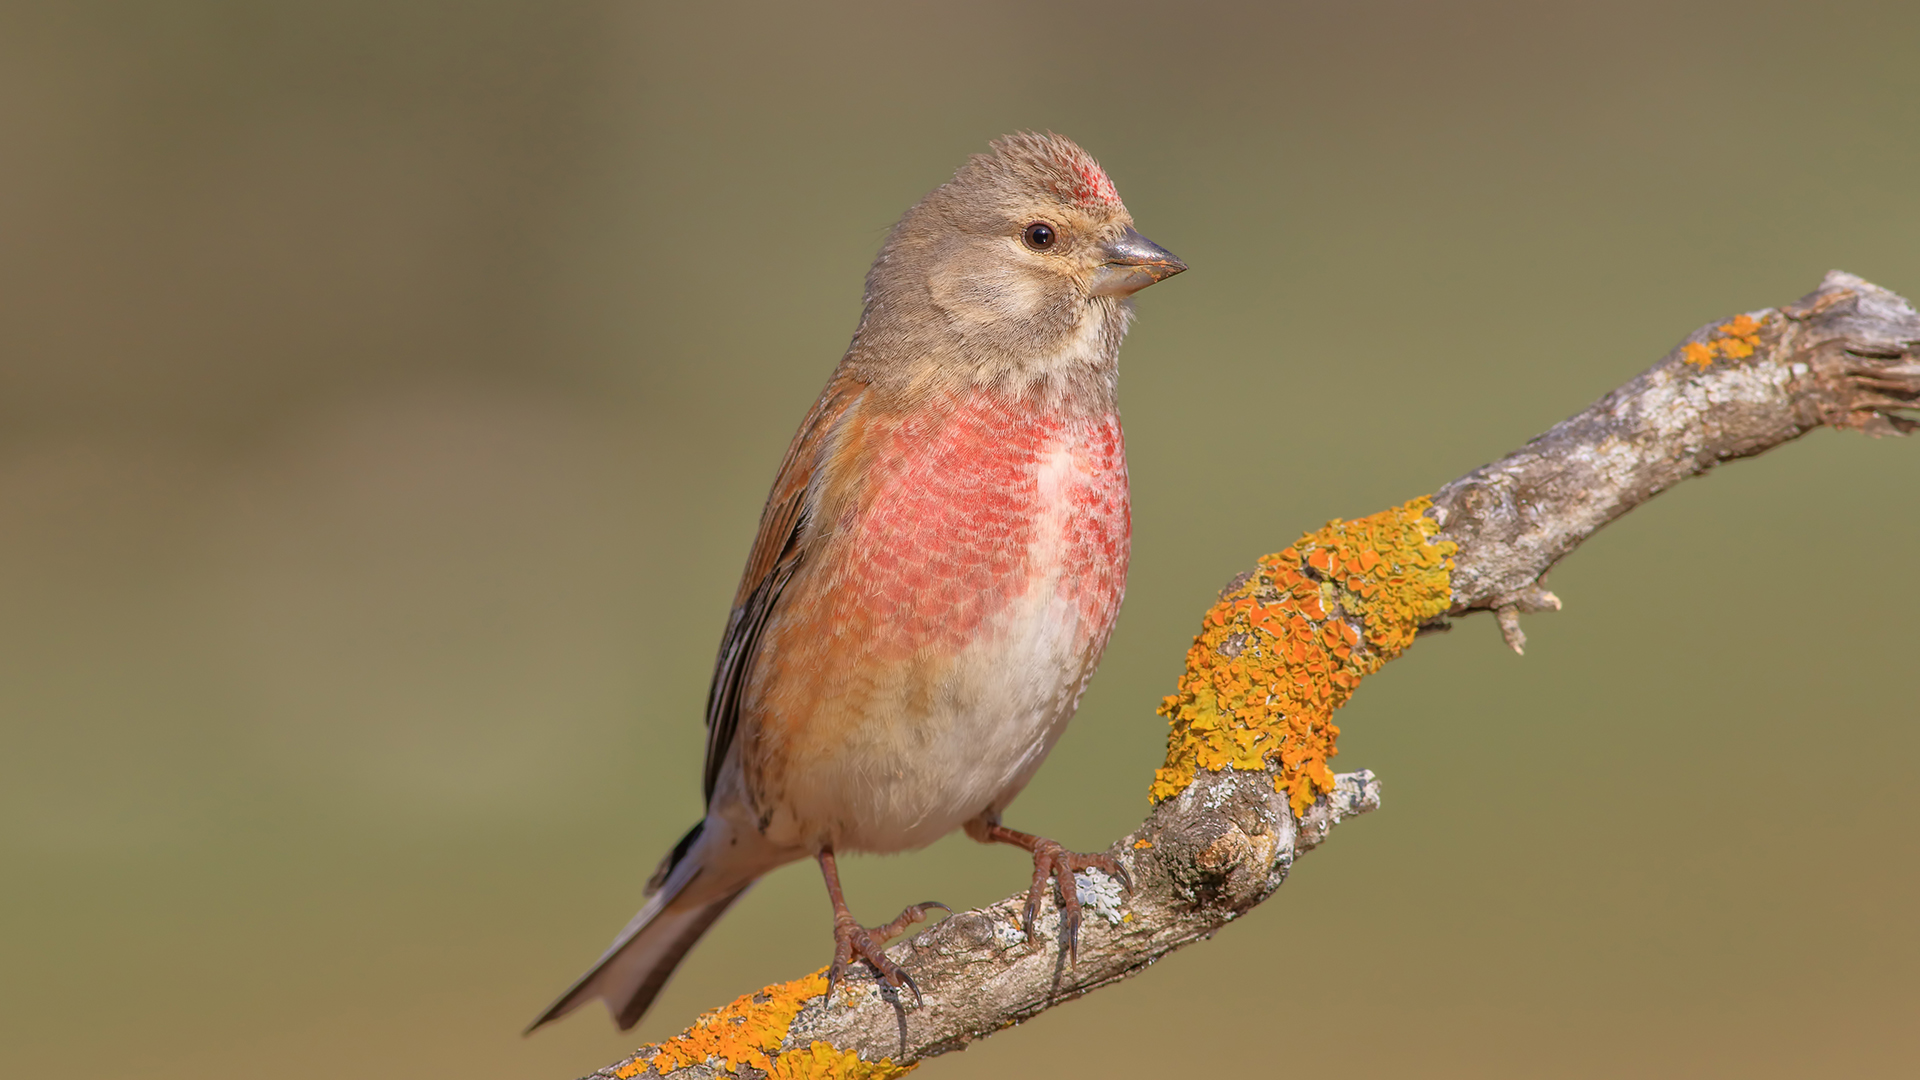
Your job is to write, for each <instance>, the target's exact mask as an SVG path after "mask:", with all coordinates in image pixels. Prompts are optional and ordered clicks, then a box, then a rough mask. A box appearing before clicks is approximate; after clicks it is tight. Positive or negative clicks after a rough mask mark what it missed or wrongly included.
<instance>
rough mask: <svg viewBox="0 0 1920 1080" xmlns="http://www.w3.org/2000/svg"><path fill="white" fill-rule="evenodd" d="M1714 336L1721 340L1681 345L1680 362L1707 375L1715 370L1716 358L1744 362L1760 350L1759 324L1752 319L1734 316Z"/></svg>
mask: <svg viewBox="0 0 1920 1080" xmlns="http://www.w3.org/2000/svg"><path fill="white" fill-rule="evenodd" d="M1713 333H1715V334H1719V335H1722V336H1721V337H1719V338H1717V339H1715V338H1712V337H1709V339H1708V340H1706V341H1689V342H1687V343H1686V344H1685V345H1682V346H1681V347H1680V353H1681V356H1680V359H1681V360H1683V361H1685V362H1686V363H1689V364H1692V365H1694V366H1695V367H1698V368H1699V369H1700V370H1701V371H1705V370H1707V368H1709V367H1711V366H1713V358H1714V357H1715V356H1724V357H1726V358H1727V359H1729V360H1744V359H1746V358H1747V357H1749V356H1752V355H1753V351H1754V350H1755V349H1758V348H1759V347H1760V320H1758V319H1755V318H1754V317H1753V316H1751V315H1735V316H1734V317H1733V319H1732V320H1731V321H1729V322H1723V323H1721V324H1720V325H1719V326H1716V327H1714V328H1713Z"/></svg>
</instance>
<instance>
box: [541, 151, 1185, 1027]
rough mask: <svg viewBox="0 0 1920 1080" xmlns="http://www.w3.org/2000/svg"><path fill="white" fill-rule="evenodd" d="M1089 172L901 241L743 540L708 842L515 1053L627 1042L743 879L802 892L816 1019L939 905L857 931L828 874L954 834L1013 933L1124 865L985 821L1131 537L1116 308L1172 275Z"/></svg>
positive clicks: (1070, 164)
mask: <svg viewBox="0 0 1920 1080" xmlns="http://www.w3.org/2000/svg"><path fill="white" fill-rule="evenodd" d="M1186 268H1187V267H1186V264H1185V263H1183V262H1181V261H1180V260H1179V259H1177V258H1175V257H1174V256H1173V255H1172V254H1171V253H1170V252H1168V251H1167V250H1166V249H1164V248H1162V247H1160V246H1158V245H1157V244H1154V243H1153V242H1151V241H1149V240H1147V239H1146V238H1145V237H1144V236H1142V235H1141V234H1140V233H1139V232H1138V231H1137V230H1136V229H1135V228H1134V222H1133V217H1132V215H1131V214H1130V213H1129V212H1128V211H1127V208H1126V206H1125V205H1124V204H1123V203H1122V202H1121V201H1120V195H1119V192H1118V191H1117V190H1116V189H1115V187H1114V185H1113V181H1112V180H1111V179H1110V178H1109V177H1108V176H1107V173H1106V171H1105V170H1103V169H1102V168H1101V167H1100V165H1099V164H1098V163H1097V162H1096V161H1095V160H1094V159H1093V157H1092V156H1091V155H1089V154H1088V153H1087V152H1086V151H1085V150H1083V149H1081V148H1080V146H1078V145H1077V144H1075V143H1074V142H1073V141H1072V140H1070V139H1067V138H1065V137H1064V136H1060V135H1055V134H1052V133H1045V134H1040V133H1034V132H1021V133H1017V134H1013V135H1008V136H1004V137H1002V138H1000V139H997V140H995V141H993V142H992V143H991V144H990V145H989V147H988V150H987V152H985V153H980V154H975V155H973V156H971V157H970V158H969V159H968V160H967V162H966V163H965V164H964V165H962V166H961V167H960V168H959V169H958V170H957V171H956V172H955V173H954V174H953V177H952V178H951V179H950V180H948V181H947V182H946V183H943V184H941V185H940V186H939V187H937V188H935V189H934V190H933V191H932V192H931V193H929V194H928V195H927V196H926V197H925V198H923V199H921V200H920V201H919V202H918V203H916V204H915V205H914V206H913V207H912V208H911V209H909V210H908V211H907V212H906V214H905V215H904V216H903V217H902V218H901V219H900V221H899V222H898V223H897V224H896V225H895V226H894V227H893V229H892V230H891V232H889V234H888V235H887V238H886V240H885V242H884V243H883V245H882V247H881V249H880V252H879V255H878V257H876V258H875V260H874V262H873V267H872V269H871V270H870V271H869V272H868V274H867V278H866V289H865V297H864V302H863V305H862V310H861V315H860V320H859V323H858V325H857V327H856V329H855V331H854V335H853V340H852V343H851V344H850V345H849V346H848V348H847V351H846V353H845V355H844V356H843V357H842V358H841V360H840V363H839V365H838V366H837V367H836V368H835V369H834V371H833V374H832V376H831V378H830V379H829V380H828V382H827V385H826V388H825V390H824V391H823V392H822V393H821V395H820V397H819V400H817V401H816V402H815V403H814V405H813V408H812V409H811V410H810V411H809V412H808V413H807V415H806V418H805V419H804V420H803V421H802V423H801V425H800V429H799V431H798V432H797V433H796V434H795V435H794V437H793V440H792V443H791V444H790V445H789V447H788V449H787V452H786V457H785V459H784V460H783V461H782V463H781V465H780V470H779V473H778V474H777V476H776V478H775V480H774V483H773V489H772V492H771V493H770V494H769V496H768V498H767V503H766V507H765V510H764V511H763V513H762V514H761V518H760V527H759V533H758V535H757V536H756V537H755V539H754V541H753V546H752V548H751V550H750V553H749V556H748V559H747V565H746V570H745V573H744V574H743V575H742V577H741V581H740V586H739V589H738V591H737V592H736V594H735V596H734V601H733V607H732V610H731V612H730V614H729V616H728V619H727V623H726V629H725V632H724V634H723V635H722V640H721V644H720V651H719V656H718V658H717V661H716V663H715V665H714V673H713V682H712V686H711V690H710V692H709V696H708V704H707V713H706V723H707V739H706V760H705V770H704V776H703V784H702V787H703V790H704V793H705V796H706V816H705V817H704V818H703V819H702V820H701V821H700V822H699V824H697V825H695V826H694V827H693V829H692V830H691V831H689V832H688V833H687V834H686V835H685V837H683V838H682V839H681V840H680V842H679V843H678V844H676V845H675V846H674V848H673V850H672V851H671V852H669V853H668V854H667V856H666V858H665V859H663V860H662V861H661V863H660V865H659V868H658V869H657V870H656V871H655V872H654V874H653V876H652V878H651V880H650V881H649V882H648V883H647V885H646V896H647V900H646V903H645V906H644V907H643V908H641V910H640V912H639V914H637V915H635V916H634V917H633V919H632V921H630V922H629V923H627V925H626V927H625V928H624V929H623V930H621V932H620V934H619V935H618V936H617V937H616V938H615V939H614V942H613V944H612V946H611V947H609V948H608V949H607V951H606V952H605V954H604V955H602V956H601V957H600V959H599V961H598V962H597V963H595V964H594V966H593V967H592V969H590V970H589V971H588V972H587V973H586V974H585V975H583V976H581V977H580V978H579V980H577V981H576V982H575V983H574V984H573V985H572V986H571V987H569V988H568V989H567V991H566V992H565V993H563V994H562V995H561V996H560V997H559V998H558V999H557V1000H556V1001H554V1003H553V1004H552V1006H550V1007H549V1008H548V1009H547V1010H546V1012H544V1013H542V1014H541V1016H540V1017H539V1019H537V1020H536V1021H534V1023H533V1024H532V1025H531V1026H530V1027H529V1028H528V1029H527V1032H528V1033H529V1034H530V1033H532V1032H533V1031H534V1030H535V1029H537V1028H539V1027H541V1026H542V1025H544V1024H547V1023H550V1022H552V1021H554V1020H556V1019H558V1018H560V1017H561V1016H564V1015H566V1014H567V1013H569V1012H571V1011H573V1010H574V1009H575V1008H577V1007H579V1006H580V1005H581V1004H583V1003H585V1002H587V1001H590V1000H592V999H594V998H599V999H601V1000H602V1001H603V1002H605V1004H606V1006H607V1009H608V1011H609V1012H610V1013H611V1014H612V1017H613V1019H614V1022H615V1023H616V1024H617V1025H618V1026H619V1028H620V1029H621V1030H623V1031H624V1030H627V1029H629V1028H631V1027H633V1025H635V1024H636V1023H638V1022H639V1021H640V1018H641V1016H642V1015H643V1014H644V1013H645V1012H646V1011H647V1008H648V1007H649V1006H650V1005H651V1004H652V1003H653V1000H654V998H655V997H656V996H657V995H658V994H659V993H660V990H661V988H662V987H663V986H664V985H665V984H666V981H667V979H668V977H669V976H671V975H672V973H673V970H674V968H675V967H676V966H677V965H678V964H679V963H680V961H681V960H682V958H684V957H685V956H686V954H687V952H688V950H689V949H691V948H692V947H693V945H694V943H695V942H696V941H697V940H698V939H699V938H700V936H701V935H702V934H703V933H705V932H706V930H707V929H708V928H709V927H711V926H712V925H713V924H714V921H715V920H717V919H718V918H719V917H720V916H721V915H722V914H723V913H724V912H725V911H726V910H727V908H728V907H729V906H730V905H731V904H733V902H734V901H735V900H737V899H739V898H740V896H741V894H742V893H744V892H745V891H746V890H747V888H748V887H749V886H750V885H752V884H753V882H754V881H755V880H756V879H757V878H759V877H760V876H761V875H763V874H766V873H767V872H769V871H771V870H773V869H775V868H777V867H779V866H782V865H784V864H787V863H790V862H797V861H800V860H802V859H807V858H812V859H814V860H815V861H816V862H818V864H819V867H820V871H821V874H822V876H823V877H824V879H825V882H826V888H827V894H828V899H829V901H830V902H831V904H832V907H833V941H834V952H833V960H832V963H831V964H830V965H829V967H828V973H829V976H828V977H829V987H830V990H829V993H831V987H833V986H836V985H838V984H839V983H840V982H841V981H842V980H843V979H844V978H845V977H846V975H847V974H848V971H849V969H850V967H851V966H852V965H853V964H854V963H856V962H858V961H865V962H866V963H867V964H868V965H870V966H871V967H872V968H873V969H874V971H875V972H876V975H877V977H878V978H879V979H880V980H882V981H884V982H885V983H886V984H888V985H889V986H891V987H893V988H894V990H895V991H899V990H900V988H901V987H902V986H905V987H906V988H907V989H910V990H911V991H912V992H913V993H914V995H915V997H916V999H917V998H918V997H919V987H918V985H917V984H916V983H914V981H913V978H912V973H911V972H909V971H907V970H905V969H904V968H903V967H902V966H901V965H899V964H896V963H895V962H893V961H892V960H890V959H889V958H888V957H887V956H886V954H885V952H884V951H883V950H884V947H885V945H886V943H887V942H888V941H889V940H891V939H893V938H895V937H898V936H899V935H900V934H902V933H904V932H905V930H906V929H907V928H908V927H909V926H911V925H913V924H914V923H916V922H918V921H920V920H922V919H924V918H926V917H927V916H928V915H929V914H930V913H931V912H932V911H934V910H936V909H944V908H945V905H943V904H939V903H936V902H931V901H930V902H928V903H924V904H916V905H914V906H913V907H910V908H908V909H907V910H906V911H904V912H902V913H901V915H900V917H899V918H897V919H895V920H894V921H893V922H891V923H888V924H886V925H884V926H879V927H865V926H862V925H860V923H859V922H858V921H857V920H856V919H855V918H854V917H853V915H852V914H851V912H850V911H849V909H848V906H847V902H846V898H845V895H844V893H843V892H842V889H841V886H840V876H839V870H838V864H837V862H836V859H837V858H838V856H839V855H840V854H842V853H845V852H849V851H861V852H877V853H890V852H901V851H909V850H914V849H918V848H922V847H925V846H927V845H928V844H931V843H933V842H934V841H935V840H938V839H940V838H941V837H943V836H945V835H947V834H949V833H951V832H953V831H954V830H955V829H964V830H965V831H966V833H967V835H968V836H970V837H971V838H973V839H974V840H977V841H979V842H982V843H999V844H1012V845H1015V846H1018V847H1021V848H1024V849H1025V850H1027V851H1028V852H1030V853H1031V855H1032V858H1033V877H1032V881H1031V884H1030V887H1029V890H1028V900H1027V905H1026V909H1025V912H1024V925H1025V928H1026V930H1027V933H1028V936H1029V940H1031V939H1032V935H1033V922H1034V918H1035V915H1036V913H1037V911H1038V909H1039V908H1040V906H1041V905H1042V903H1043V901H1044V899H1045V898H1047V896H1048V894H1049V893H1050V892H1051V891H1052V889H1053V888H1055V887H1057V888H1058V891H1059V894H1060V898H1059V901H1058V903H1059V911H1060V929H1059V933H1058V937H1059V941H1060V946H1061V948H1062V949H1063V950H1064V951H1066V952H1067V953H1068V954H1069V955H1072V954H1074V953H1076V952H1077V931H1078V926H1079V915H1080V905H1079V901H1078V898H1077V895H1076V889H1075V886H1074V877H1073V875H1074V872H1075V871H1077V870H1085V869H1090V868H1100V869H1102V870H1104V871H1106V872H1108V873H1110V874H1112V875H1113V876H1114V877H1115V878H1116V880H1118V881H1120V882H1122V883H1123V884H1124V883H1126V879H1125V875H1124V872H1123V870H1122V868H1121V866H1120V865H1119V863H1118V861H1117V860H1115V859H1114V858H1113V857H1111V856H1109V855H1105V854H1081V853H1076V852H1071V851H1068V850H1066V849H1065V848H1063V847H1062V846H1061V845H1060V844H1058V843H1056V842H1054V841H1052V840H1049V839H1046V838H1044V837H1041V836H1037V835H1035V834H1032V833H1026V832H1021V831H1018V830H1015V829H1012V828H1009V827H1007V826H1005V825H1003V824H1002V823H1001V814H1002V812H1003V811H1004V810H1005V809H1006V808H1007V805H1008V804H1009V803H1011V802H1012V801H1013V799H1014V797H1015V796H1017V795H1018V794H1019V793H1020V792H1021V790H1022V789H1023V788H1024V787H1026V785H1027V783H1028V781H1029V780H1031V779H1032V778H1033V775H1034V773H1035V771H1036V770H1038V769H1039V767H1040V764H1041V762H1042V761H1043V760H1044V759H1045V758H1046V756H1047V753H1048V751H1049V750H1051V749H1052V748H1053V745H1054V743H1055V742H1056V741H1057V740H1058V739H1059V738H1060V736H1061V733H1062V732H1063V731H1064V730H1065V727H1066V724H1067V721H1068V720H1069V719H1070V718H1071V717H1072V716H1073V713H1074V711H1075V709H1076V708H1077V706H1078V705H1079V701H1080V696H1081V693H1082V692H1083V691H1084V690H1085V688H1086V686H1087V682H1088V679H1089V678H1091V677H1092V675H1093V672H1094V668H1095V665H1096V664H1097V663H1098V662H1099V660H1100V655H1101V653H1102V651H1103V650H1104V649H1105V648H1106V644H1107V639H1108V637H1109V635H1110V634H1111V632H1112V630H1113V626H1114V621H1115V618H1116V617H1117V616H1118V614H1119V610H1120V604H1121V599H1122V596H1123V595H1124V593H1125V589H1126V578H1127V561H1128V554H1129V550H1130V545H1131V537H1132V520H1131V515H1130V509H1129V501H1128V499H1129V496H1128V483H1127V466H1126V452H1125V445H1124V442H1123V438H1122V432H1121V427H1120V418H1119V411H1118V401H1117V392H1118V381H1117V379H1118V358H1119V350H1120V343H1121V339H1122V338H1123V337H1124V336H1125V335H1126V332H1127V328H1128V325H1129V323H1130V322H1131V320H1132V317H1133V302H1132V300H1131V297H1132V296H1133V294H1134V293H1136V292H1138V291H1139V290H1141V289H1143V288H1146V287H1147V286H1149V285H1152V284H1154V283H1155V282H1157V281H1161V280H1164V279H1165V278H1168V277H1170V276H1172V275H1174V274H1178V273H1180V272H1181V271H1183V270H1185V269H1186Z"/></svg>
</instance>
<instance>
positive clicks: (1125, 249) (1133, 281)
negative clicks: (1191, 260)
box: [1093, 225, 1187, 296]
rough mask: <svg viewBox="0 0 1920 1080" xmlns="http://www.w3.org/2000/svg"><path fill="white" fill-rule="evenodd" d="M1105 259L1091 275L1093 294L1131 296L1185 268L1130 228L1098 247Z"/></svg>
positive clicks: (1156, 245) (1163, 249)
mask: <svg viewBox="0 0 1920 1080" xmlns="http://www.w3.org/2000/svg"><path fill="white" fill-rule="evenodd" d="M1100 253H1101V254H1102V255H1104V256H1106V260H1105V261H1104V262H1102V263H1101V264H1100V266H1099V267H1098V268H1097V269H1095V270H1094V272H1093V295H1095V296H1132V295H1133V294H1134V293H1137V292H1139V291H1140V290H1141V289H1144V288H1146V287H1147V286H1149V285H1151V284H1153V283H1154V282H1156V281H1159V280H1160V279H1162V278H1170V277H1172V276H1173V275H1175V274H1177V273H1179V272H1180V271H1182V270H1185V269H1186V268H1187V264H1186V263H1183V262H1181V261H1180V260H1179V259H1176V258H1174V257H1173V252H1171V251H1168V250H1167V249H1166V248H1163V247H1161V246H1160V245H1159V244H1156V243H1154V242H1153V241H1151V240H1149V239H1147V238H1146V237H1144V236H1141V235H1140V234H1139V233H1138V232H1135V231H1134V229H1133V226H1131V225H1129V226H1127V231H1126V232H1124V233H1121V234H1120V235H1119V236H1118V237H1116V238H1114V239H1112V240H1109V241H1107V242H1106V243H1104V244H1102V245H1100Z"/></svg>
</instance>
